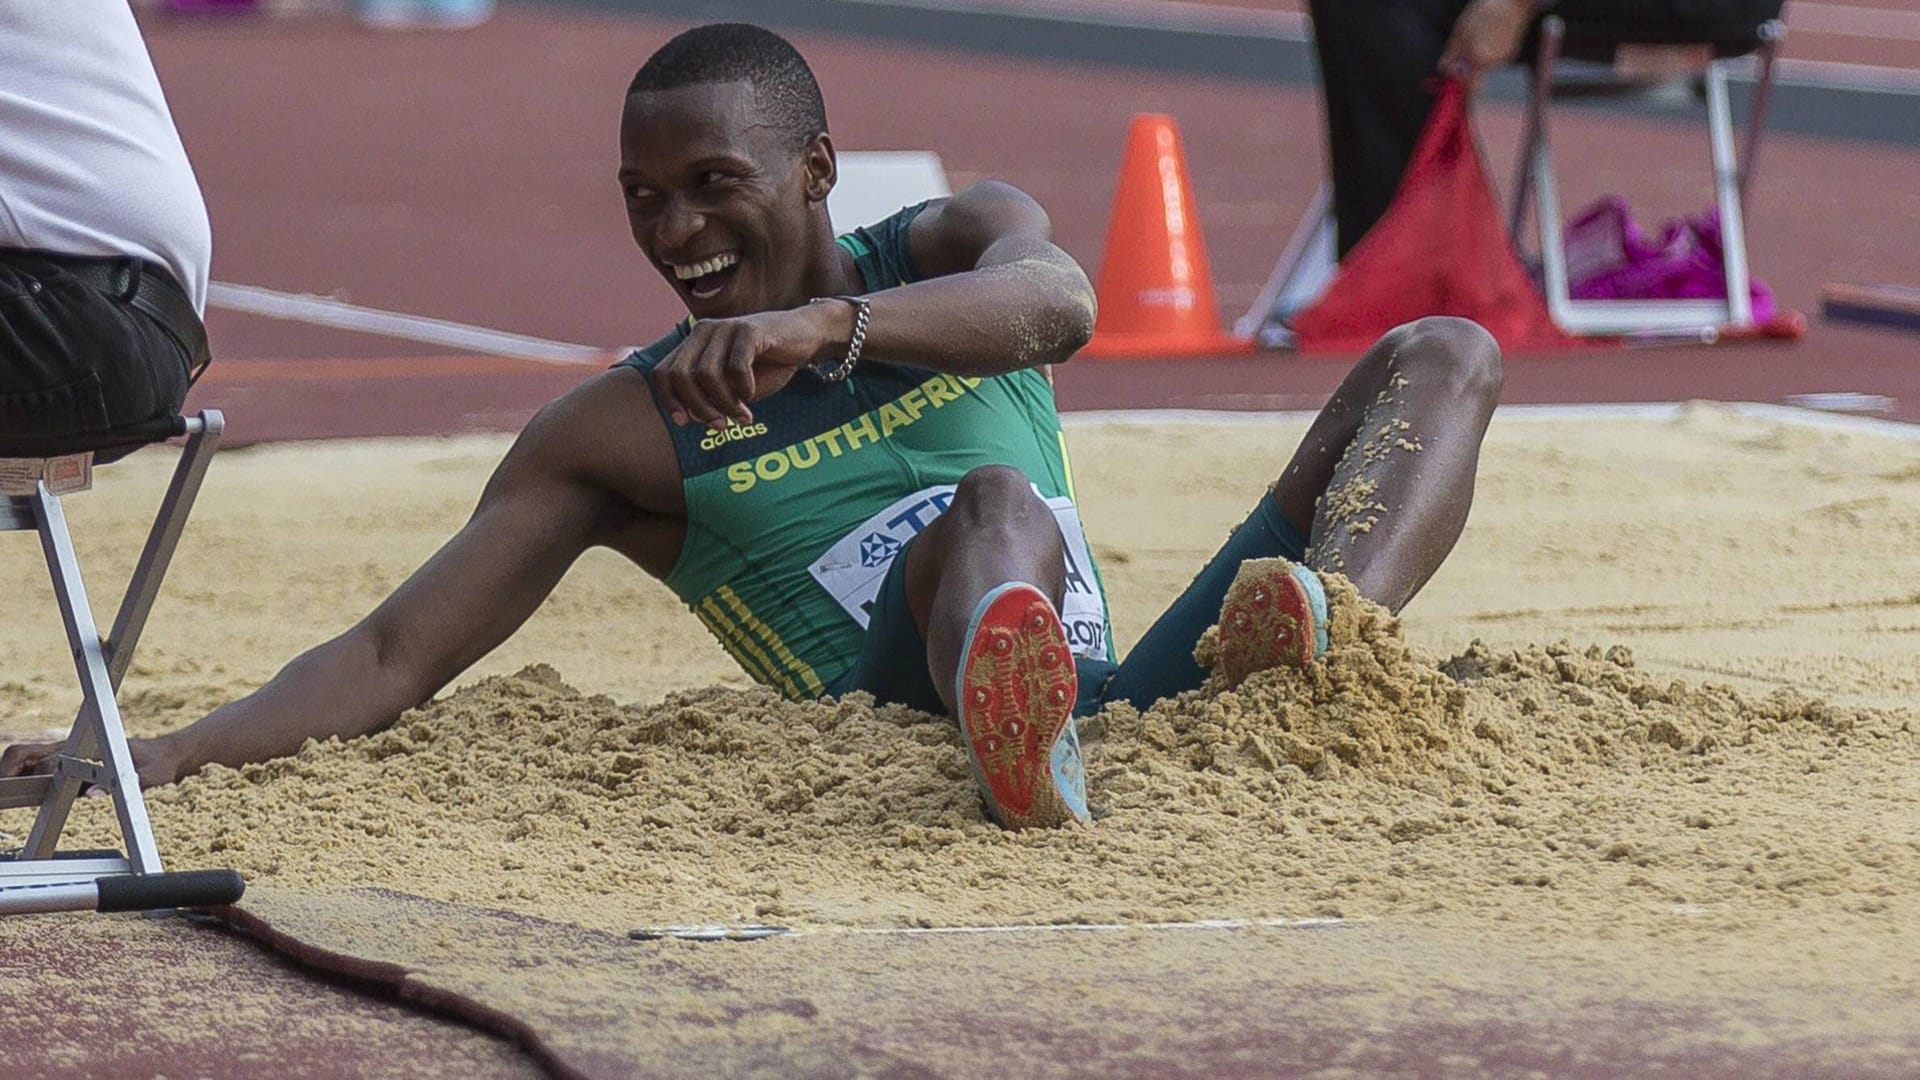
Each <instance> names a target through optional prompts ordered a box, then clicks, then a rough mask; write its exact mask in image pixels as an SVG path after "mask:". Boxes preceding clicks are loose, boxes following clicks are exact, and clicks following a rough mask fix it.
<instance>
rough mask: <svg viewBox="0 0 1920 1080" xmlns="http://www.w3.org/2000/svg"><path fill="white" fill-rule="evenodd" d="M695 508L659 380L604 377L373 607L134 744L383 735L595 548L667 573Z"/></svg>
mask: <svg viewBox="0 0 1920 1080" xmlns="http://www.w3.org/2000/svg"><path fill="white" fill-rule="evenodd" d="M684 515H685V504H684V502H683V496H682V493H681V487H680V475H679V467H678V465H677V464H676V461H675V458H674V453H673V445H672V442H671V441H670V440H669V438H668V436H667V432H666V428H665V426H664V424H663V423H662V422H661V419H660V414H659V412H658V411H657V410H656V409H655V408H654V406H653V403H652V402H651V401H650V400H649V398H648V391H647V387H646V383H645V381H644V376H642V375H641V374H640V373H638V372H636V371H633V370H630V369H624V368H623V369H616V370H614V371H610V372H607V373H606V374H603V375H600V376H598V377H596V378H594V379H593V380H591V381H589V382H588V383H586V384H584V385H582V386H581V387H580V388H579V389H577V390H575V391H573V392H572V393H570V394H568V395H566V396H565V397H563V398H561V399H560V400H558V401H556V402H554V403H553V404H551V405H549V406H547V407H546V408H545V409H543V410H542V411H541V412H540V414H539V415H538V416H536V417H535V418H534V419H533V421H532V422H531V423H529V424H528V425H527V428H526V430H525V431H523V432H522V433H521V434H520V437H519V439H518V440H516V441H515V443H514V445H513V449H512V450H510V451H509V452H508V453H507V456H506V459H505V460H503V461H502V462H501V463H500V466H499V468H498V469H496V470H495V471H494V474H493V477H492V478H491V479H490V480H489V481H488V483H487V487H486V491H485V493H484V494H482V495H481V497H480V503H479V505H478V506H477V507H476V508H475V510H474V512H473V516H472V517H471V518H470V519H469V520H468V521H467V523H466V525H465V526H464V527H462V528H461V530H460V531H459V532H458V533H457V534H455V535H454V537H453V539H451V540H449V541H448V542H447V544H446V546H444V547H442V548H441V549H440V550H439V551H438V552H437V553H436V554H435V555H434V556H433V558H431V559H429V560H427V562H426V564H425V565H424V566H422V567H421V568H420V569H419V570H416V571H415V572H414V573H413V576H411V577H409V578H408V579H407V580H406V582H405V583H404V584H402V585H401V586H400V587H399V588H398V589H397V590H395V591H394V593H393V595H392V596H389V597H388V598H387V599H386V600H385V601H383V602H382V603H381V604H380V606H379V607H377V608H375V609H374V610H373V612H372V613H371V614H369V615H368V616H367V617H366V618H364V619H362V620H361V621H360V622H359V623H357V624H355V625H354V626H353V627H352V628H350V629H348V630H347V631H346V632H344V633H342V634H341V635H340V636H338V637H336V638H334V639H333V640H331V641H328V642H326V643H325V644H323V645H320V646H317V647H315V648H313V649H310V650H308V651H307V652H305V653H302V654H301V655H300V656H298V657H295V658H294V660H293V661H292V662H291V663H289V664H287V666H286V667H285V668H283V669H281V671H280V673H279V674H278V675H276V676H274V678H273V680H272V681H271V682H269V683H267V685H265V686H263V687H261V688H260V689H259V690H257V691H255V692H254V693H252V694H250V695H248V696H246V697H244V698H241V699H240V700H238V701H235V702H233V703H232V704H229V705H225V706H222V707H221V708H219V709H217V710H215V711H214V712H212V713H210V714H208V715H207V716H206V717H205V718H203V719H201V720H199V721H198V722H196V723H194V724H192V725H190V726H189V727H186V728H183V729H181V730H180V731H177V732H174V733H172V734H169V735H166V736H162V737H161V738H158V739H138V740H134V756H135V761H136V764H137V766H138V768H139V772H140V778H141V780H142V782H143V783H145V784H147V785H153V784H162V783H168V782H171V781H173V780H175V779H177V778H179V777H181V776H185V775H187V774H189V773H192V772H195V771H197V770H198V769H200V768H201V767H202V766H205V765H208V764H214V763H217V764H222V765H241V764H244V763H247V762H254V761H265V760H267V759H270V758H275V757H280V756H283V755H286V754H291V753H293V752H294V751H296V750H298V749H299V748H300V746H301V745H302V744H303V743H305V742H306V741H307V740H308V739H325V738H328V737H330V736H338V737H340V738H342V739H350V738H353V737H355V736H357V735H364V734H367V733H368V732H372V731H378V730H380V729H381V728H384V727H386V726H388V725H389V724H392V723H393V722H394V720H396V719H397V718H398V717H399V716H400V714H401V713H402V712H404V711H406V710H407V709H410V708H412V707H414V706H416V705H419V704H422V703H423V702H425V701H426V700H428V699H429V698H431V697H432V696H433V695H434V694H435V693H436V692H437V691H439V690H440V688H441V687H443V686H445V685H446V684H447V683H448V682H450V681H452V680H453V679H454V678H455V677H456V676H458V675H459V674H460V673H461V672H462V671H464V670H466V669H467V668H468V667H469V666H471V665H472V664H473V663H474V662H476V661H478V660H479V659H480V658H481V657H483V656H485V655H486V654H487V653H489V652H491V651H492V650H493V649H494V647H495V646H497V645H499V644H500V643H501V642H502V641H505V640H506V639H507V638H508V637H509V636H510V635H511V634H512V633H513V632H514V631H515V630H516V629H518V628H519V627H520V625H521V624H522V623H524V622H525V621H526V620H527V618H528V617H529V616H531V615H532V614H533V612H534V609H535V608H537V607H539V605H540V603H541V601H543V600H545V599H546V597H547V594H548V593H550V592H552V591H553V587H554V586H555V585H556V584H557V583H558V582H559V581H560V578H561V576H562V575H563V574H565V573H566V571H567V568H568V567H570V566H572V565H573V562H574V560H575V559H577V558H579V556H580V554H581V553H582V552H584V551H585V550H586V549H587V548H589V547H594V546H602V545H604V546H607V547H612V548H615V549H616V550H619V551H621V552H622V553H624V554H626V555H627V556H628V557H629V558H631V559H633V561H634V562H636V563H638V564H639V565H640V566H641V567H642V568H643V569H645V570H647V571H648V572H649V573H651V574H654V575H655V576H664V575H665V574H666V573H667V572H668V571H669V570H670V569H671V568H672V566H673V562H674V560H675V558H676V557H677V556H678V553H679V550H680V543H681V540H682V538H683V536H684V533H685V523H684ZM56 748H57V747H56V746H55V745H52V744H49V745H34V746H15V747H10V748H9V749H8V750H7V751H6V753H5V755H4V756H0V776H14V775H20V774H23V773H27V772H32V771H34V769H35V768H36V767H37V766H39V765H40V763H41V761H42V760H43V759H45V758H46V757H47V755H48V754H50V753H51V752H52V751H53V750H54V749H56Z"/></svg>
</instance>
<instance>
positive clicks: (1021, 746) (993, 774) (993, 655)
mask: <svg viewBox="0 0 1920 1080" xmlns="http://www.w3.org/2000/svg"><path fill="white" fill-rule="evenodd" d="M1078 690H1079V678H1078V676H1077V674H1076V673H1075V670H1074V663H1073V651H1072V650H1071V649H1070V648H1069V647H1068V645H1067V631H1066V628H1065V627H1064V626H1062V625H1061V623H1060V616H1059V614H1058V613H1057V612H1055V611H1054V608H1053V603H1052V602H1051V601H1049V600H1048V599H1047V597H1046V594H1045V593H1042V592H1041V591H1040V590H1038V589H1036V588H1034V587H1033V586H1031V585H1028V584H1025V583H1023V582H1009V583H1008V584H1005V585H1002V586H1000V587H999V588H997V589H995V590H993V591H992V592H990V593H988V594H987V595H986V596H985V597H983V598H982V599H981V601H980V604H979V606H978V607H976V608H975V609H974V613H973V619H972V621H971V622H970V623H969V624H968V626H967V636H966V645H965V646H964V648H963V651H962V653H961V656H960V670H959V671H958V672H956V673H955V676H954V703H955V706H956V708H957V709H958V711H959V714H960V715H959V720H960V739H961V742H963V743H965V744H966V747H967V759H968V761H969V762H970V763H971V764H972V765H973V775H974V779H975V780H976V781H978V783H979V785H980V793H981V796H982V797H983V798H984V799H985V800H986V804H987V812H988V814H989V815H991V816H992V817H993V819H994V820H995V821H997V822H999V823H1000V824H1001V825H1002V826H1004V827H1006V828H1009V829H1024V828H1029V827H1032V826H1038V825H1059V824H1063V823H1065V822H1067V821H1070V820H1077V821H1085V820H1087V797H1086V779H1085V775H1084V772H1083V770H1082V768H1081V763H1080V740H1079V739H1078V737H1077V735H1076V732H1075V730H1074V725H1073V705H1074V699H1075V697H1076V696H1077V693H1078Z"/></svg>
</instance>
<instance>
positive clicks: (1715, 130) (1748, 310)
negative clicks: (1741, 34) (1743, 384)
mask: <svg viewBox="0 0 1920 1080" xmlns="http://www.w3.org/2000/svg"><path fill="white" fill-rule="evenodd" d="M1707 133H1708V136H1709V138H1710V141H1711V146H1712V151H1713V188H1714V197H1715V199H1716V201H1717V202H1718V204H1719V208H1720V253H1721V264H1722V266H1723V268H1724V270H1725V272H1726V277H1727V322H1728V323H1729V324H1730V325H1733V326H1736V327H1743V328H1744V327H1749V326H1752V325H1753V295H1752V293H1751V292H1750V291H1749V282H1748V280H1747V230H1746V221H1745V215H1744V214H1743V213H1742V208H1741V198H1740V168H1739V163H1738V162H1736V161H1735V160H1734V149H1733V110H1732V107H1731V106H1730V105H1729V104H1728V101H1727V62H1726V61H1725V60H1715V61H1713V62H1712V63H1710V64H1708V65H1707Z"/></svg>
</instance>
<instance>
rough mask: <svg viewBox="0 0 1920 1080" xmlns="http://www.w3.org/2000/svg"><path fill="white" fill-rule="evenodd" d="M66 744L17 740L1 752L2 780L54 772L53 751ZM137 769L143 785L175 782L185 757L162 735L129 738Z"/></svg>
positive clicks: (153, 785) (0, 775)
mask: <svg viewBox="0 0 1920 1080" xmlns="http://www.w3.org/2000/svg"><path fill="white" fill-rule="evenodd" d="M64 745H66V742H65V740H61V741H60V742H45V743H16V744H15V745H13V746H9V747H7V749H6V752H5V753H0V780H4V779H6V778H8V777H12V776H45V775H47V774H49V773H52V772H53V761H52V758H53V755H55V754H57V753H59V752H60V748H61V747H62V746H64ZM127 750H128V751H129V752H130V753H131V754H132V755H133V768H134V771H135V772H137V773H139V774H140V786H141V787H143V788H150V787H158V786H160V785H161V784H171V783H173V782H174V781H175V780H178V779H180V777H181V774H182V772H183V771H184V768H183V767H184V764H185V762H184V760H183V759H182V757H181V755H180V753H179V752H178V750H177V749H176V748H175V747H174V746H173V744H172V742H171V741H170V740H168V739H167V738H166V737H164V736H162V737H161V738H158V739H128V740H127Z"/></svg>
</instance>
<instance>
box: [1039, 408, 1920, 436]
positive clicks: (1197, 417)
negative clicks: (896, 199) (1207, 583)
mask: <svg viewBox="0 0 1920 1080" xmlns="http://www.w3.org/2000/svg"><path fill="white" fill-rule="evenodd" d="M1700 407H1705V408H1711V409H1725V410H1727V411H1728V412H1731V413H1734V414H1736V415H1739V416H1746V417H1750V418H1752V419H1755V420H1771V421H1773V422H1775V423H1781V424H1792V425H1795V426H1797V427H1807V428H1816V429H1819V430H1823V431H1837V432H1844V433H1847V434H1857V435H1875V436H1879V437H1881V438H1888V439H1901V440H1908V441H1920V424H1913V423H1908V422H1906V421H1902V420H1883V419H1880V418H1877V417H1871V416H1851V415H1848V414H1845V413H1830V412H1823V411H1821V410H1818V409H1802V408H1798V407H1796V406H1793V405H1768V404H1763V403H1761V402H1755V401H1734V402H1719V401H1709V402H1703V403H1698V404H1696V403H1690V402H1680V401H1672V402H1668V401H1649V402H1630V403H1625V404H1618V405H1608V404H1598V405H1502V406H1500V408H1499V410H1498V411H1497V412H1496V414H1495V418H1496V419H1499V420H1502V421H1519V422H1524V423H1558V422H1562V421H1567V420H1656V421H1663V422H1671V421H1674V420H1678V419H1680V418H1681V417H1683V416H1685V415H1686V413H1687V411H1688V410H1689V409H1693V408H1700ZM1316 415H1317V414H1316V413H1313V412H1306V411H1297V410H1288V411H1284V412H1237V411H1226V410H1210V409H1089V410H1086V411H1084V412H1066V413H1062V414H1060V422H1061V424H1062V425H1063V426H1065V427H1100V426H1103V425H1108V424H1144V425H1150V426H1158V427H1166V426H1170V425H1176V424H1241V425H1248V426H1257V425H1263V424H1264V425H1273V426H1280V425H1286V424H1304V423H1308V422H1310V421H1312V420H1313V418H1314V417H1315V416H1316Z"/></svg>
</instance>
